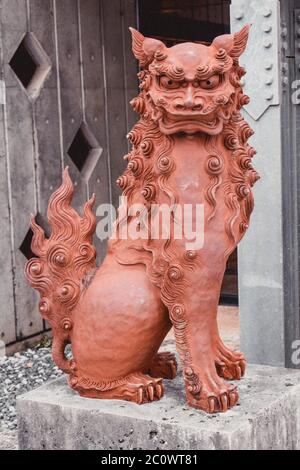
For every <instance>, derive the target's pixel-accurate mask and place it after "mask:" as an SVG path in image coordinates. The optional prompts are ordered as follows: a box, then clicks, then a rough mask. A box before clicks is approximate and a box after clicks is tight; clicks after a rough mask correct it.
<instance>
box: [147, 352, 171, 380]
mask: <svg viewBox="0 0 300 470" xmlns="http://www.w3.org/2000/svg"><path fill="white" fill-rule="evenodd" d="M177 367H178V366H177V361H176V357H175V354H173V353H171V352H162V353H159V354H157V355H156V356H155V357H154V359H153V363H152V365H151V367H150V370H149V375H151V377H162V378H163V379H167V380H173V379H175V377H176V375H177Z"/></svg>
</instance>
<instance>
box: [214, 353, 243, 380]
mask: <svg viewBox="0 0 300 470" xmlns="http://www.w3.org/2000/svg"><path fill="white" fill-rule="evenodd" d="M228 351H229V350H228ZM215 365H216V369H217V373H218V375H219V376H220V377H222V378H223V379H225V380H241V378H242V377H244V375H245V372H246V365H247V363H246V360H245V357H244V356H243V354H241V353H234V352H232V351H229V352H227V353H226V354H222V353H221V352H220V351H219V352H218V354H217V357H216V359H215Z"/></svg>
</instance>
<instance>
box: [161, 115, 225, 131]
mask: <svg viewBox="0 0 300 470" xmlns="http://www.w3.org/2000/svg"><path fill="white" fill-rule="evenodd" d="M160 128H161V130H162V132H164V133H165V134H174V133H177V132H186V133H195V132H205V133H207V134H210V135H216V134H219V133H220V132H222V130H223V121H222V120H221V119H220V118H219V117H216V116H213V115H212V114H210V115H209V114H207V115H203V114H171V113H167V114H165V115H164V116H163V118H162V119H161V121H160Z"/></svg>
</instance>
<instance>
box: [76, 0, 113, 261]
mask: <svg viewBox="0 0 300 470" xmlns="http://www.w3.org/2000/svg"><path fill="white" fill-rule="evenodd" d="M80 13H81V16H80V20H81V41H82V56H83V78H84V94H85V117H86V122H87V125H88V127H89V129H90V130H91V132H92V133H93V134H94V136H95V137H96V139H97V141H98V143H99V145H100V146H101V147H102V148H103V153H102V155H101V157H100V159H99V161H98V163H97V165H96V167H95V169H94V171H93V174H92V175H91V178H90V181H89V185H88V186H89V195H91V194H93V193H95V194H96V196H97V200H96V205H95V208H96V207H98V205H100V204H107V203H109V202H110V180H109V168H108V154H107V138H106V137H107V129H106V110H105V106H106V102H105V92H104V74H103V60H102V59H103V56H102V31H101V27H100V3H99V1H98V0H84V1H81V2H80ZM106 245H107V241H101V240H99V239H97V238H96V237H95V246H96V248H97V254H98V260H99V261H100V262H101V261H102V259H103V258H104V256H105V254H106Z"/></svg>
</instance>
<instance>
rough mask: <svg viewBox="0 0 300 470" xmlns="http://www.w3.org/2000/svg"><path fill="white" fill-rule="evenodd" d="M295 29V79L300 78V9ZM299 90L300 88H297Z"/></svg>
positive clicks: (295, 13)
mask: <svg viewBox="0 0 300 470" xmlns="http://www.w3.org/2000/svg"><path fill="white" fill-rule="evenodd" d="M294 27H295V38H294V41H295V42H294V44H295V72H296V73H295V77H296V80H299V78H300V9H297V10H294ZM297 88H299V86H298V87H297Z"/></svg>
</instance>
